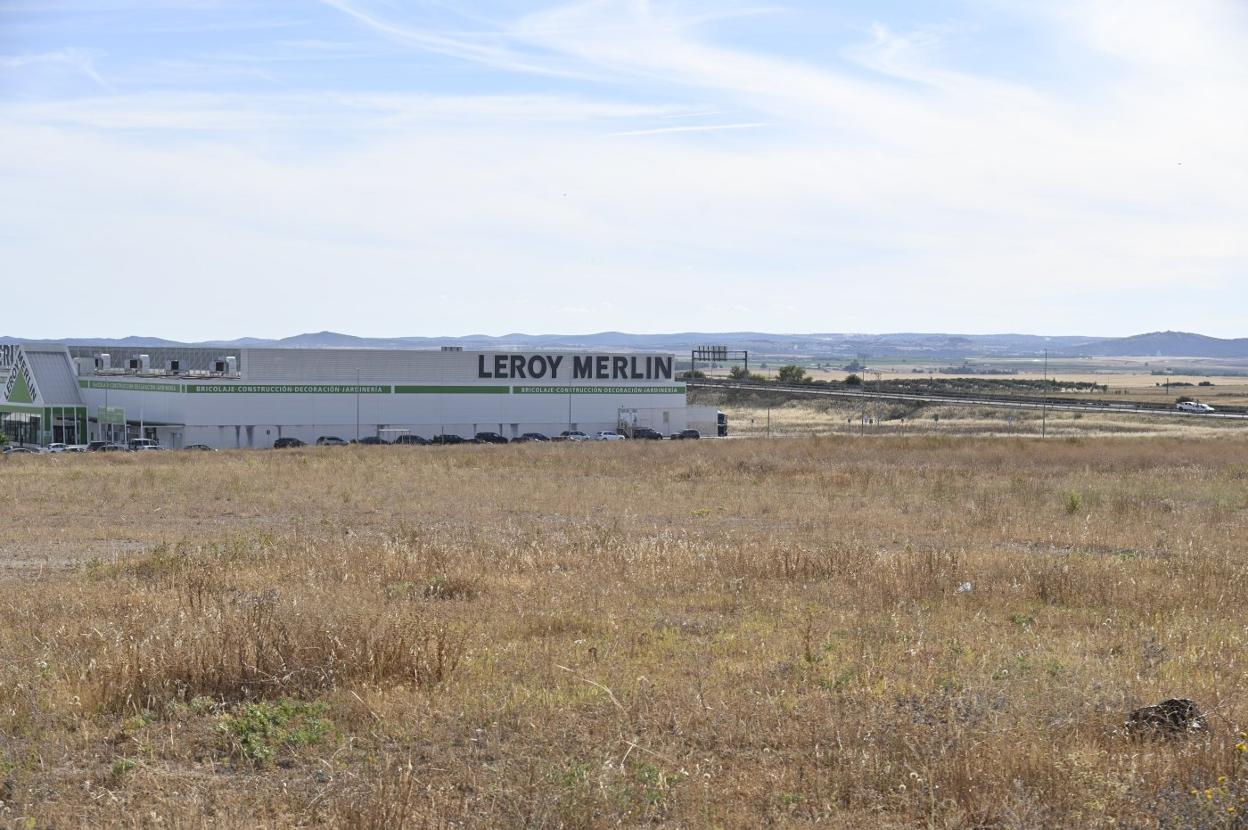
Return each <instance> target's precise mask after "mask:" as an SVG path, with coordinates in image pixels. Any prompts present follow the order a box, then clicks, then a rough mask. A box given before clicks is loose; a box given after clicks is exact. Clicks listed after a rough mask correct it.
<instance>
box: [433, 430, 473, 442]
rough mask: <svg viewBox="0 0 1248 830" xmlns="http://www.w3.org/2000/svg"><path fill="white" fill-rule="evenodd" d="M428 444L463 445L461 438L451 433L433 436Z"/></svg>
mask: <svg viewBox="0 0 1248 830" xmlns="http://www.w3.org/2000/svg"><path fill="white" fill-rule="evenodd" d="M429 443H430V444H463V443H465V441H464V438H463V436H461V435H456V434H455V433H453V432H444V433H442V434H441V435H435V436H433V437H432V438H430V439H429Z"/></svg>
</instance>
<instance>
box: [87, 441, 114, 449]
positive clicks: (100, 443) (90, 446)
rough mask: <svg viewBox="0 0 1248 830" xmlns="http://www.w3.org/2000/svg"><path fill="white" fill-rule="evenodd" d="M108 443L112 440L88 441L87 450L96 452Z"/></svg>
mask: <svg viewBox="0 0 1248 830" xmlns="http://www.w3.org/2000/svg"><path fill="white" fill-rule="evenodd" d="M110 443H112V442H111V441H88V442H87V452H96V451H97V450H99V449H101V448H102V447H107V446H108V445H109V444H110Z"/></svg>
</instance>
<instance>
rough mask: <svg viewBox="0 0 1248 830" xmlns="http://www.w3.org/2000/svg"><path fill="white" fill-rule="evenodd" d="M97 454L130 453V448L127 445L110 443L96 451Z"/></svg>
mask: <svg viewBox="0 0 1248 830" xmlns="http://www.w3.org/2000/svg"><path fill="white" fill-rule="evenodd" d="M96 452H130V448H129V447H127V446H126V445H125V444H114V443H111V442H110V443H108V444H105V445H104V446H102V447H100V448H99V449H97V450H96Z"/></svg>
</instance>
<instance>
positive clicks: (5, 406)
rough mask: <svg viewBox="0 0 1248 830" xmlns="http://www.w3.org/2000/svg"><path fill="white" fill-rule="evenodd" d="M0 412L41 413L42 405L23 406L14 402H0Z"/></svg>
mask: <svg viewBox="0 0 1248 830" xmlns="http://www.w3.org/2000/svg"><path fill="white" fill-rule="evenodd" d="M0 412H37V413H42V412H43V407H42V406H34V405H28V406H23V405H21V404H14V403H0Z"/></svg>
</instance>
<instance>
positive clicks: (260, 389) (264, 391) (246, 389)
mask: <svg viewBox="0 0 1248 830" xmlns="http://www.w3.org/2000/svg"><path fill="white" fill-rule="evenodd" d="M186 391H187V392H189V393H192V394H201V395H203V394H208V395H213V394H215V395H389V394H390V392H391V387H390V386H377V385H362V386H356V385H354V384H351V385H349V386H347V385H342V384H323V383H303V384H258V383H239V384H231V383H209V384H195V383H190V384H187V386H186Z"/></svg>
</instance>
